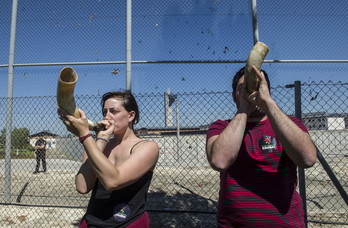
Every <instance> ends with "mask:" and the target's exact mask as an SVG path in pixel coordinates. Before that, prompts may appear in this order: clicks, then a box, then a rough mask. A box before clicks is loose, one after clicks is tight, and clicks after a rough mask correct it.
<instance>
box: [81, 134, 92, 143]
mask: <svg viewBox="0 0 348 228" xmlns="http://www.w3.org/2000/svg"><path fill="white" fill-rule="evenodd" d="M91 136H92V134H91V133H88V134H87V135H85V136H80V137H79V141H80V143H83V142H84V141H85V140H86V139H87V138H88V137H91Z"/></svg>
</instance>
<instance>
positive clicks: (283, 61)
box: [0, 59, 348, 68]
mask: <svg viewBox="0 0 348 228" xmlns="http://www.w3.org/2000/svg"><path fill="white" fill-rule="evenodd" d="M263 62H264V63H348V60H343V59H338V60H264V61H263ZM131 63H132V64H146V63H156V64H183V63H185V64H186V63H188V64H193V63H195V64H199V63H218V64H221V63H246V61H245V60H218V61H211V60H196V61H186V60H182V61H177V60H166V61H141V60H138V61H134V60H133V61H131ZM108 64H126V61H104V62H59V63H16V64H13V66H14V67H27V66H63V65H108ZM8 66H9V65H8V64H3V65H0V68H1V67H8Z"/></svg>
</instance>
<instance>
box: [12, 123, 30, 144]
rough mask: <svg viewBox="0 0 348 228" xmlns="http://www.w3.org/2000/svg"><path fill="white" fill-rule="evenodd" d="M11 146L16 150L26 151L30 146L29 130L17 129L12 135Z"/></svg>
mask: <svg viewBox="0 0 348 228" xmlns="http://www.w3.org/2000/svg"><path fill="white" fill-rule="evenodd" d="M11 137H12V138H11V142H12V143H11V144H12V148H14V149H26V148H28V145H29V130H28V129H27V128H19V129H17V128H15V129H13V131H12V134H11Z"/></svg>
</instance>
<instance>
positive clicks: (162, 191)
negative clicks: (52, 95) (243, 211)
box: [0, 157, 348, 228]
mask: <svg viewBox="0 0 348 228" xmlns="http://www.w3.org/2000/svg"><path fill="white" fill-rule="evenodd" d="M337 159H339V160H337ZM50 162H51V167H54V166H53V165H52V163H53V162H54V161H53V160H52V161H50ZM56 162H59V161H56ZM328 162H329V163H331V164H335V166H333V171H334V172H335V173H336V175H337V178H338V179H339V180H341V182H342V181H343V182H342V184H343V187H344V188H345V189H347V187H348V186H347V183H348V180H347V176H346V173H347V172H348V169H347V166H346V164H348V158H347V157H340V158H333V159H332V160H329V161H328ZM19 166H20V165H19ZM57 167H64V164H57ZM68 167H69V169H70V170H69V169H68V170H66V169H61V168H59V169H51V170H49V171H48V173H46V174H44V173H39V174H36V175H34V174H32V171H29V170H20V169H18V170H14V171H13V172H12V174H11V177H12V178H11V186H12V191H11V202H12V203H13V204H14V205H5V204H0V227H59V228H62V227H64V228H65V227H66V228H68V227H77V224H78V222H79V220H80V218H81V217H82V216H83V214H84V211H85V207H86V205H87V203H88V199H89V195H80V194H78V193H77V192H76V191H75V188H74V176H75V174H76V169H75V168H74V165H72V164H68ZM306 179H307V181H306V183H307V188H306V191H307V212H308V221H309V223H308V227H313V228H314V227H348V225H347V224H348V206H347V205H346V204H345V202H344V201H343V199H342V197H341V196H340V194H339V193H338V191H337V190H336V189H335V186H334V185H333V183H332V181H331V180H330V178H329V177H328V176H327V174H326V173H325V171H324V170H323V168H322V166H321V165H320V164H319V163H318V164H316V165H315V166H314V167H313V168H311V169H310V170H308V171H306ZM3 183H4V176H3V175H2V174H1V176H0V184H1V185H0V194H1V196H2V197H4V192H5V191H4V190H5V187H4V184H3ZM218 183H219V176H218V173H217V172H215V171H212V170H211V169H210V168H209V167H197V168H161V167H159V168H157V169H156V170H155V174H154V178H153V182H152V184H151V188H150V190H149V196H148V205H147V209H148V211H149V215H150V219H151V227H215V214H214V213H215V208H216V204H217V199H218ZM1 202H3V201H1ZM34 205H38V206H34ZM52 205H54V206H52ZM183 210H184V211H185V212H183Z"/></svg>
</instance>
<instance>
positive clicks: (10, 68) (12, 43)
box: [4, 0, 18, 203]
mask: <svg viewBox="0 0 348 228" xmlns="http://www.w3.org/2000/svg"><path fill="white" fill-rule="evenodd" d="M17 8H18V0H13V2H12V18H11V36H10V50H9V57H8V83H7V106H6V149H5V151H6V152H5V194H4V200H5V203H10V202H11V144H12V143H11V131H12V101H13V77H14V55H15V43H16V26H17Z"/></svg>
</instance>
